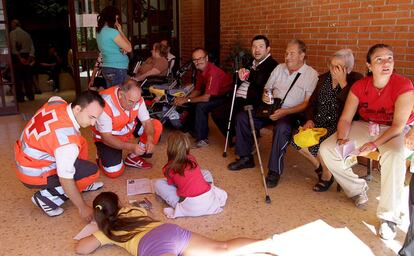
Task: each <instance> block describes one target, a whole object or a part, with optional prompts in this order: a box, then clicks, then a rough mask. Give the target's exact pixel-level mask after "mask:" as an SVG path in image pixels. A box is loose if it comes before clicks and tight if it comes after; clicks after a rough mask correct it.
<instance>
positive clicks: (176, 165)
mask: <svg viewBox="0 0 414 256" xmlns="http://www.w3.org/2000/svg"><path fill="white" fill-rule="evenodd" d="M189 154H190V140H189V139H188V138H187V136H186V135H185V134H184V133H182V132H179V131H175V132H172V133H170V135H169V136H168V138H167V157H168V163H167V164H166V165H165V166H164V168H165V170H166V174H167V175H169V173H170V172H171V171H173V172H174V173H178V174H180V175H181V176H184V170H185V168H186V167H187V166H190V167H191V168H192V169H193V168H195V167H196V166H197V163H195V162H193V161H191V160H189V159H188V155H189Z"/></svg>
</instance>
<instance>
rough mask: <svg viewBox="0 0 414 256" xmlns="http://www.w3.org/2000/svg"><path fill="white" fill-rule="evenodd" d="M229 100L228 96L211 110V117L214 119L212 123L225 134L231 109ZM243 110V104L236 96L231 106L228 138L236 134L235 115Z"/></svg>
mask: <svg viewBox="0 0 414 256" xmlns="http://www.w3.org/2000/svg"><path fill="white" fill-rule="evenodd" d="M231 101H232V99H231V98H229V99H227V100H226V101H225V102H223V104H221V105H219V106H218V107H216V108H215V109H214V110H213V111H212V112H211V117H212V119H213V121H214V123H215V124H216V125H217V127H218V128H219V130H220V132H221V133H222V134H223V135H224V136H226V135H227V128H228V125H229V118H230V111H231ZM240 111H243V104H242V103H241V102H240V101H239V100H238V98H236V99H235V102H234V107H233V115H232V118H231V123H230V130H229V138H232V137H233V136H235V135H236V120H235V118H236V116H237V114H238V113H239V112H240Z"/></svg>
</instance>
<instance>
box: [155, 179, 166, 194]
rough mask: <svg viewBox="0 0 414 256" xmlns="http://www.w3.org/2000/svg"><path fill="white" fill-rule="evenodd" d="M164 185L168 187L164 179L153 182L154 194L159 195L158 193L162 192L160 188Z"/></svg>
mask: <svg viewBox="0 0 414 256" xmlns="http://www.w3.org/2000/svg"><path fill="white" fill-rule="evenodd" d="M165 185H168V183H167V180H166V179H156V180H155V181H154V190H155V193H157V194H160V191H162V187H164V186H165Z"/></svg>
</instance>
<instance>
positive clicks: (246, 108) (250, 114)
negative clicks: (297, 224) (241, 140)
mask: <svg viewBox="0 0 414 256" xmlns="http://www.w3.org/2000/svg"><path fill="white" fill-rule="evenodd" d="M252 109H253V106H252V105H247V106H244V110H246V111H247V114H248V115H249V123H250V127H251V128H252V133H253V139H254V145H255V146H256V152H257V158H258V159H259V164H260V173H261V174H262V181H263V186H264V189H265V193H266V198H265V202H266V203H267V204H270V203H271V202H272V200H270V196H269V191H268V190H267V185H266V179H265V176H264V172H263V164H262V158H261V157H260V151H259V145H258V144H257V138H256V129H255V128H254V122H253V116H252Z"/></svg>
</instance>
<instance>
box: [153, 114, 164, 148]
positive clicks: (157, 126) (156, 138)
mask: <svg viewBox="0 0 414 256" xmlns="http://www.w3.org/2000/svg"><path fill="white" fill-rule="evenodd" d="M151 121H152V125H153V127H154V141H153V143H154V144H157V143H158V141H159V140H160V137H161V134H162V131H163V126H162V123H161V122H160V120H158V119H152V120H151Z"/></svg>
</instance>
